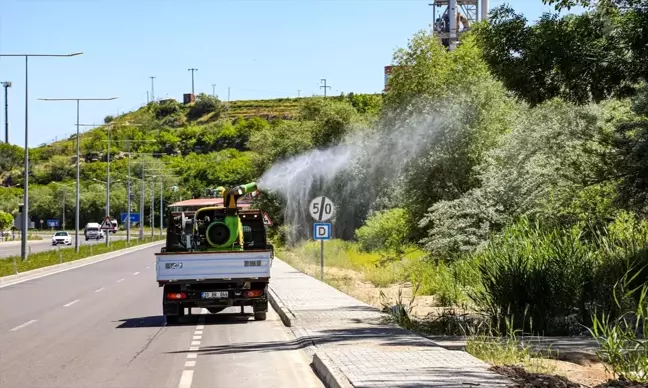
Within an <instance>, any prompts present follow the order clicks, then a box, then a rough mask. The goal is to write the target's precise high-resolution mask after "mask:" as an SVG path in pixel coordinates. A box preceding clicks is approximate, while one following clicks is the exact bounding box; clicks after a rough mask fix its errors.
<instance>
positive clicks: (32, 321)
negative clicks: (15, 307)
mask: <svg viewBox="0 0 648 388" xmlns="http://www.w3.org/2000/svg"><path fill="white" fill-rule="evenodd" d="M34 322H36V320H35V319H32V320H31V321H27V322H25V323H23V324H22V325H19V326H16V327H14V328H13V329H11V330H9V331H17V330H20V329H22V328H23V327H25V326H29V325H31V324H32V323H34Z"/></svg>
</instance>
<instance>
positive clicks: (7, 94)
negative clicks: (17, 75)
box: [2, 81, 11, 144]
mask: <svg viewBox="0 0 648 388" xmlns="http://www.w3.org/2000/svg"><path fill="white" fill-rule="evenodd" d="M2 86H3V87H4V90H5V143H7V144H9V93H7V88H10V87H11V82H9V81H5V82H2Z"/></svg>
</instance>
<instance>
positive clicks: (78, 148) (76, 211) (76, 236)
mask: <svg viewBox="0 0 648 388" xmlns="http://www.w3.org/2000/svg"><path fill="white" fill-rule="evenodd" d="M115 99H117V97H109V98H39V100H41V101H76V106H77V107H76V113H77V123H76V127H77V130H76V200H75V209H74V218H75V225H74V250H75V252H77V253H78V252H79V222H80V221H79V202H80V200H79V199H80V188H79V182H80V180H79V176H80V171H81V167H80V164H79V160H80V159H81V155H80V154H81V145H80V143H81V136H80V133H79V127H80V126H81V124H80V123H79V104H80V101H110V100H115ZM25 133H26V132H25ZM25 150H27V148H25ZM25 171H27V170H25ZM25 203H26V202H25Z"/></svg>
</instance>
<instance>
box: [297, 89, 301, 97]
mask: <svg viewBox="0 0 648 388" xmlns="http://www.w3.org/2000/svg"><path fill="white" fill-rule="evenodd" d="M299 97H301V89H297V98H299Z"/></svg>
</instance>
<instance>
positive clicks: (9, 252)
mask: <svg viewBox="0 0 648 388" xmlns="http://www.w3.org/2000/svg"><path fill="white" fill-rule="evenodd" d="M125 238H126V237H125V236H110V239H111V240H117V239H125ZM105 242H106V240H90V241H86V240H85V238H84V237H81V239H80V243H81V244H82V245H88V244H105ZM27 246H28V247H31V252H32V253H36V252H43V251H47V250H50V249H56V246H52V236H51V235H49V236H45V235H43V239H42V240H32V241H27ZM72 246H74V236H72ZM65 247H66V246H65V245H61V248H65ZM9 256H20V240H18V241H16V242H14V241H9V242H0V258H2V257H9Z"/></svg>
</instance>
